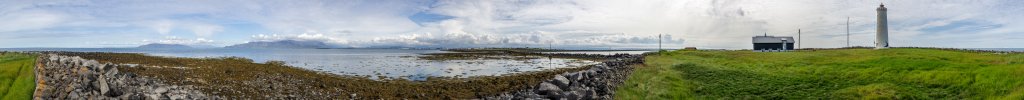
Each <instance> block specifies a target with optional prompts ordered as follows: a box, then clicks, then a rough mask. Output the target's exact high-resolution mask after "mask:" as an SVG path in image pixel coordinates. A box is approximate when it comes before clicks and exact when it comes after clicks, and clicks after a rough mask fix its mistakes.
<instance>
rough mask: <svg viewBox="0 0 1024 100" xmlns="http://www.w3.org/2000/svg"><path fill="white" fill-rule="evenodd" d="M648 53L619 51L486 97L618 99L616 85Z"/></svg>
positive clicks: (504, 99) (520, 99) (619, 83)
mask: <svg viewBox="0 0 1024 100" xmlns="http://www.w3.org/2000/svg"><path fill="white" fill-rule="evenodd" d="M644 55H647V54H643V55H626V54H621V55H616V57H615V58H613V60H610V61H605V62H602V63H601V64H597V65H593V66H591V68H590V69H587V70H583V71H579V72H570V73H564V74H561V75H555V76H554V77H553V78H551V79H548V80H547V81H544V82H542V83H540V84H539V85H537V86H535V87H532V88H529V89H522V90H519V91H512V92H508V93H504V94H501V95H498V96H494V97H487V98H484V99H496V100H509V99H515V100H522V99H556V100H557V99H568V100H579V99H587V100H592V99H604V100H607V99H614V98H613V97H612V96H613V95H614V94H615V88H616V87H617V86H618V85H621V84H623V82H625V80H626V78H628V77H629V74H631V73H632V72H633V66H632V65H635V64H643V63H644Z"/></svg>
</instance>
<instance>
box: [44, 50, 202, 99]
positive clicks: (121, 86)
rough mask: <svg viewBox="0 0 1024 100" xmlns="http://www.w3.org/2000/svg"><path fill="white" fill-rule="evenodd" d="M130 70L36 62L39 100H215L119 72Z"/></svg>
mask: <svg viewBox="0 0 1024 100" xmlns="http://www.w3.org/2000/svg"><path fill="white" fill-rule="evenodd" d="M117 67H128V66H121V65H116V64H110V63H99V62H97V61H95V60H87V59H82V58H80V57H68V56H61V55H55V54H46V55H42V56H40V58H39V60H37V69H36V75H37V77H40V78H41V79H39V80H37V86H36V91H35V92H36V93H35V94H37V95H36V97H34V98H36V99H129V100H141V99H148V100H154V99H159V100H166V99H175V100H177V99H216V98H217V97H210V96H207V95H205V94H203V93H202V92H199V91H197V90H195V87H192V86H174V85H168V84H164V83H161V81H159V80H155V79H153V78H146V77H144V76H136V75H135V74H133V73H121V72H118V68H117Z"/></svg>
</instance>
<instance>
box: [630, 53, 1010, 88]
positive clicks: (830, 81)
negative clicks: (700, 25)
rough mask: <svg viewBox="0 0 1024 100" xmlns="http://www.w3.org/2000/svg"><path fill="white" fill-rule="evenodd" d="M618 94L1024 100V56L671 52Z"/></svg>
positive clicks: (650, 58) (638, 73) (641, 70)
mask: <svg viewBox="0 0 1024 100" xmlns="http://www.w3.org/2000/svg"><path fill="white" fill-rule="evenodd" d="M617 93H618V94H616V98H619V99H720V98H728V99H754V98H759V99H936V98H941V99H1011V100H1021V99H1024V54H1019V53H1017V54H1005V53H984V52H967V51H955V50H938V49H911V48H894V49H884V50H872V49H839V50H816V51H809V50H807V51H794V52H750V51H673V52H667V53H663V54H661V55H653V56H648V57H647V62H646V67H642V68H637V69H636V71H635V72H634V73H633V75H631V76H630V78H629V79H628V80H627V81H626V83H625V84H624V85H623V86H622V87H620V88H619V89H618V91H617Z"/></svg>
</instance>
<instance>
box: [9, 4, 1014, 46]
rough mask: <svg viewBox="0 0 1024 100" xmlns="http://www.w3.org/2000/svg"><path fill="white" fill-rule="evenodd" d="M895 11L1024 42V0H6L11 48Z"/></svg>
mask: <svg viewBox="0 0 1024 100" xmlns="http://www.w3.org/2000/svg"><path fill="white" fill-rule="evenodd" d="M883 2H884V3H885V5H886V7H887V8H889V17H888V18H889V21H890V22H889V29H890V32H889V33H890V39H891V40H890V41H892V42H891V45H893V46H927V47H959V48H1024V23H1022V22H1024V13H1021V12H1024V6H1020V5H1024V1H1022V0H881V1H880V0H514V1H504V0H452V1H449V0H437V1H430V0H407V1H406V0H365V1H363V0H326V1H314V0H266V1H263V0H259V1H254V0H195V1H193V0H70V1H64V0H0V48H18V47H90V48H91V47H134V46H138V45H143V44H149V43H171V44H186V45H208V46H227V45H233V44H240V43H245V42H252V41H277V40H305V41H323V42H326V43H330V44H333V45H340V46H352V47H374V46H405V47H522V46H532V47H547V45H548V44H551V45H554V46H559V47H572V46H576V47H615V48H650V47H656V46H657V43H658V38H657V36H658V34H665V36H664V37H663V38H664V39H663V40H664V42H665V46H666V47H669V48H681V47H698V48H720V49H749V48H751V42H750V39H751V36H754V35H763V34H765V33H767V34H768V35H783V36H796V35H797V30H798V29H799V30H801V31H802V36H801V37H802V39H801V41H803V43H801V44H802V46H801V47H814V48H831V47H842V46H846V23H847V18H849V26H850V28H849V29H850V38H851V44H852V45H855V46H869V45H871V44H872V42H873V40H874V33H875V32H874V29H875V25H876V24H875V21H876V20H875V13H876V12H875V8H877V7H878V5H879V4H880V3H883Z"/></svg>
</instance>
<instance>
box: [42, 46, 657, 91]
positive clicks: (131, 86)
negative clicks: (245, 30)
mask: <svg viewBox="0 0 1024 100" xmlns="http://www.w3.org/2000/svg"><path fill="white" fill-rule="evenodd" d="M520 54H521V52H520ZM39 55H40V56H39V58H38V59H37V61H36V62H37V64H36V65H37V68H36V77H37V87H36V91H35V95H34V98H36V99H131V100H139V99H147V100H154V99H159V100H165V99H224V98H249V99H255V98H275V97H276V98H307V99H308V98H323V99H327V98H335V99H344V98H349V99H356V98H363V99H384V98H391V99H400V98H406V99H408V98H421V99H423V98H433V99H442V98H447V99H456V98H463V99H469V98H478V99H613V97H612V96H613V94H614V93H615V92H614V90H615V89H616V86H618V85H619V84H622V83H623V81H624V80H625V79H626V78H627V77H628V75H629V74H630V73H631V72H632V69H633V67H634V66H635V65H637V64H642V63H643V61H644V60H643V58H644V55H646V54H644V55H628V54H619V55H578V54H532V53H531V54H529V55H539V56H558V57H568V58H595V59H603V60H601V61H603V62H602V63H601V64H597V65H590V66H588V67H582V68H575V69H558V70H557V71H546V72H536V73H524V74H517V75H513V76H492V77H478V78H471V79H442V80H431V81H425V82H411V81H401V80H395V81H373V80H368V79H361V78H352V77H344V76H336V75H321V74H320V73H315V72H313V71H307V70H301V69H297V68H292V67H286V66H282V65H273V64H258V63H251V62H245V61H244V60H245V59H232V58H218V59H194V58H159V57H149V56H142V55H138V54H114V53H73V52H42V54H39ZM126 59H133V60H126ZM236 60H237V61H236ZM225 63H227V64H228V65H223V64H225ZM196 65H205V66H196ZM159 66H178V67H159ZM208 66H220V67H208ZM221 67H224V68H221ZM236 67H237V68H236ZM278 67H280V68H278ZM239 68H264V69H252V70H235V69H239ZM268 68H269V69H268ZM199 69H202V70H199ZM285 69H287V70H285ZM248 72H258V73H253V74H246V75H228V74H245V73H248ZM310 72H312V73H310ZM168 73H170V74H181V75H167V74H168ZM185 73H188V74H185ZM215 76H231V77H215ZM261 76H264V77H261ZM266 76H272V77H266ZM225 78H234V79H225ZM241 78H246V79H241ZM239 79H240V80H239ZM249 81H271V82H255V83H253V82H249ZM225 82H229V83H225ZM210 83H213V84H210ZM269 83H272V84H269ZM312 84H319V85H312ZM496 86H497V87H496ZM268 89H269V90H268ZM481 89H482V90H481ZM253 90H255V91H253ZM239 91H243V92H244V93H243V92H239ZM245 91H249V92H245ZM257 91H258V92H257ZM302 91H306V92H302ZM250 92H253V93H250ZM225 93H229V94H225ZM230 93H233V94H230ZM254 93H255V95H253V94H254ZM282 93H284V94H282ZM290 93H292V94H290ZM423 93H426V94H423ZM356 94H358V96H357V95H356ZM410 94H417V95H410ZM467 96H472V97H467Z"/></svg>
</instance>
